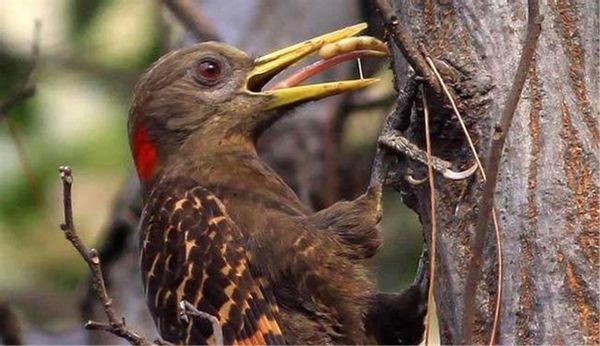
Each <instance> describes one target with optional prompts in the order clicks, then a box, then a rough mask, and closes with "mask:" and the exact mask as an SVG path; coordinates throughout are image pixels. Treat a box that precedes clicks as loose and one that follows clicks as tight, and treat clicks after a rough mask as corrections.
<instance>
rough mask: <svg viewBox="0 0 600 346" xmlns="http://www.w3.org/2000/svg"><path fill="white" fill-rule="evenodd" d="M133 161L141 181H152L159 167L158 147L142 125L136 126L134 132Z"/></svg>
mask: <svg viewBox="0 0 600 346" xmlns="http://www.w3.org/2000/svg"><path fill="white" fill-rule="evenodd" d="M133 159H134V161H135V168H136V170H137V173H138V176H139V177H140V180H142V181H143V182H146V183H147V182H149V181H151V180H152V178H154V173H155V170H156V166H157V165H158V154H157V151H156V145H154V142H152V140H151V139H150V136H148V132H146V130H145V129H144V127H143V126H141V125H137V126H135V128H134V132H133Z"/></svg>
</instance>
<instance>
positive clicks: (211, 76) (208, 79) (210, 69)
mask: <svg viewBox="0 0 600 346" xmlns="http://www.w3.org/2000/svg"><path fill="white" fill-rule="evenodd" d="M194 72H195V73H194V78H196V80H197V81H198V82H200V83H202V84H205V85H215V84H216V83H217V82H218V81H219V80H220V79H221V63H220V62H219V61H218V60H216V59H213V58H204V59H202V60H200V61H199V62H198V64H197V65H196V71H194Z"/></svg>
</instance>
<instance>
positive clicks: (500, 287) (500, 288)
mask: <svg viewBox="0 0 600 346" xmlns="http://www.w3.org/2000/svg"><path fill="white" fill-rule="evenodd" d="M492 221H493V222H494V234H495V238H496V260H497V261H498V280H497V282H496V291H497V292H496V306H495V307H494V322H493V324H492V332H491V333H490V342H489V345H490V346H492V345H495V344H496V336H497V335H498V331H499V330H500V311H501V310H502V297H503V296H504V256H503V254H502V237H501V232H500V224H499V223H498V216H497V213H496V208H494V209H492Z"/></svg>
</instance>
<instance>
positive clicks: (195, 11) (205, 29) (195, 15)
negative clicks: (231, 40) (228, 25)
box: [163, 0, 220, 42]
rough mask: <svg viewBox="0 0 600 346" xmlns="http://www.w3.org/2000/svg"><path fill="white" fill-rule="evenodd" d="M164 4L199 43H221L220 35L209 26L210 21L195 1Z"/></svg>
mask: <svg viewBox="0 0 600 346" xmlns="http://www.w3.org/2000/svg"><path fill="white" fill-rule="evenodd" d="M163 2H164V4H165V6H166V7H167V8H168V9H169V11H171V13H173V15H174V16H175V17H176V18H177V19H178V20H179V21H180V22H181V23H182V24H183V26H184V27H185V29H186V30H187V31H189V32H191V33H192V34H193V35H194V37H195V38H196V40H198V42H203V41H220V39H219V34H217V32H216V31H215V30H214V28H213V27H212V26H211V25H210V24H209V23H210V20H209V19H208V18H207V17H206V16H205V15H204V14H203V13H202V11H201V10H200V7H199V6H198V5H197V4H196V3H195V2H194V1H193V0H163Z"/></svg>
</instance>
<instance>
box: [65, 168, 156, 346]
mask: <svg viewBox="0 0 600 346" xmlns="http://www.w3.org/2000/svg"><path fill="white" fill-rule="evenodd" d="M59 172H60V178H61V180H62V182H63V208H64V217H65V222H64V223H63V224H61V225H60V228H61V229H62V230H63V233H64V234H65V238H67V240H68V241H69V242H70V243H71V244H72V245H73V247H74V248H75V249H76V250H77V252H79V254H80V255H81V257H82V258H83V259H84V260H85V262H86V263H87V265H88V267H89V269H90V272H91V273H92V276H93V280H94V292H95V294H96V297H97V298H98V299H99V300H100V301H101V302H102V305H103V308H104V313H105V314H106V317H107V318H108V323H99V322H94V321H88V322H87V323H86V324H85V328H87V329H90V330H104V331H107V332H110V333H112V334H113V335H116V336H118V337H120V338H123V339H125V340H127V341H129V342H130V343H131V344H132V345H152V343H150V342H149V341H148V340H147V339H146V338H144V337H143V336H141V335H139V334H138V333H136V332H134V331H132V330H130V329H128V328H127V326H126V325H125V319H124V318H121V317H117V316H118V315H117V313H116V312H115V309H114V307H113V306H112V303H113V301H112V298H110V296H109V295H108V292H107V290H106V285H105V284H104V277H103V276H102V267H101V264H100V257H98V252H97V251H96V250H95V249H89V250H88V248H87V247H86V246H85V245H84V244H83V242H82V241H81V238H79V236H78V235H77V232H76V231H75V224H74V223H73V205H72V198H71V186H72V184H73V176H72V174H71V168H69V167H66V166H64V167H60V168H59Z"/></svg>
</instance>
